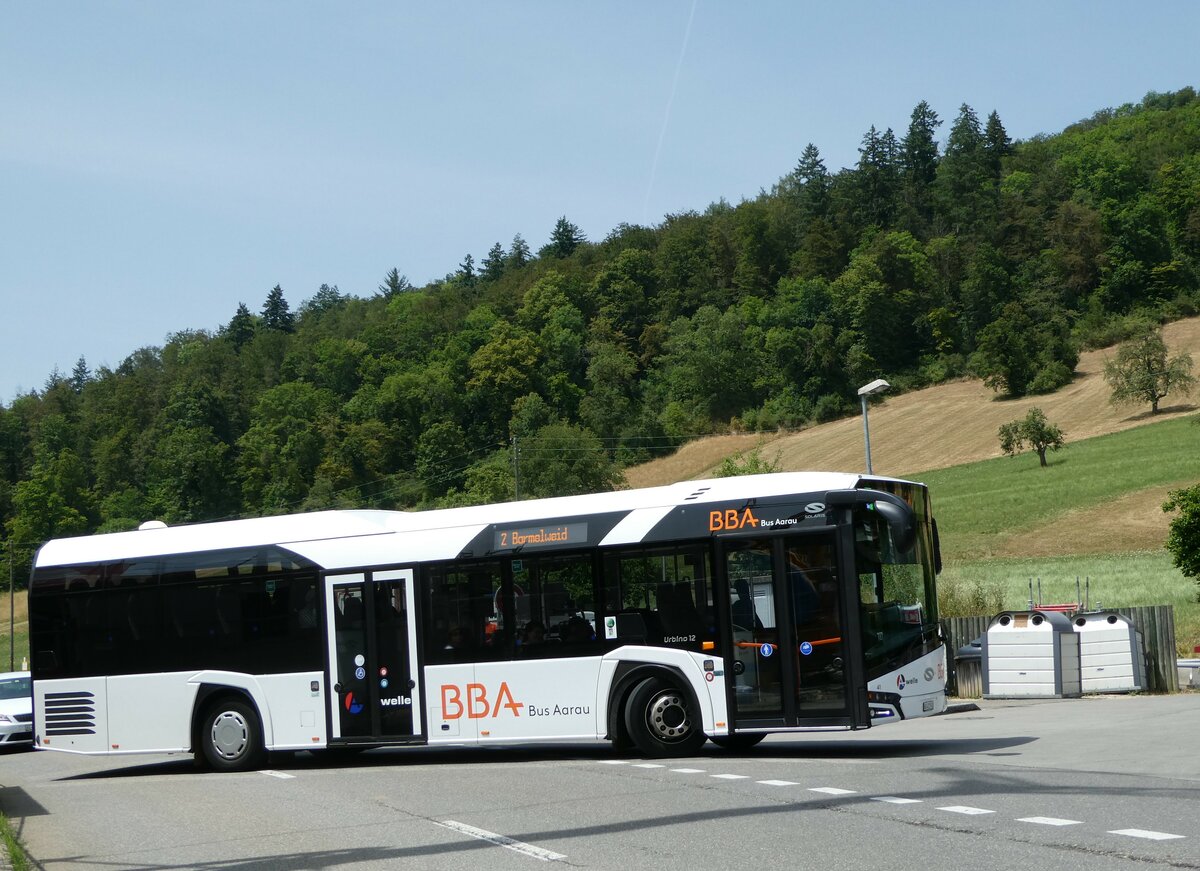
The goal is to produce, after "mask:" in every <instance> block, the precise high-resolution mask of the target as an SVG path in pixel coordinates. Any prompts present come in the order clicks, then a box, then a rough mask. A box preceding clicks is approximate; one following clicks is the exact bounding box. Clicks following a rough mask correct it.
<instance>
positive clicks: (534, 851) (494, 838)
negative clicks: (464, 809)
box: [430, 820, 567, 862]
mask: <svg viewBox="0 0 1200 871" xmlns="http://www.w3.org/2000/svg"><path fill="white" fill-rule="evenodd" d="M430 822H432V823H434V824H435V825H439V826H442V827H443V828H446V829H450V830H452V831H455V832H458V833H459V834H462V835H469V836H470V837H472V838H478V839H479V840H481V841H487V842H488V843H489V844H495V845H496V846H497V847H504V848H505V849H508V850H512V851H514V852H517V853H520V854H521V855H523V856H529V857H530V858H533V859H538V860H540V861H542V862H557V861H559V860H561V859H565V858H567V857H566V856H565V855H563V854H562V853H555V852H554V851H553V850H544V849H542V848H541V847H535V846H533V844H526V843H525V842H524V841H517V840H514V839H513V838H507V837H505V836H504V835H498V834H496V833H495V832H489V831H488V830H487V829H477V828H475V826H468V825H467V824H466V823H460V822H457V821H456V820H443V821H442V822H438V821H437V820H430Z"/></svg>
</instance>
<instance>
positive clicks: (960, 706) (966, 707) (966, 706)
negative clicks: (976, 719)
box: [942, 702, 979, 716]
mask: <svg viewBox="0 0 1200 871" xmlns="http://www.w3.org/2000/svg"><path fill="white" fill-rule="evenodd" d="M978 710H979V705H977V704H975V703H974V702H957V703H955V704H953V705H946V710H944V711H942V714H943V716H944V715H946V714H965V713H967V712H968V711H978Z"/></svg>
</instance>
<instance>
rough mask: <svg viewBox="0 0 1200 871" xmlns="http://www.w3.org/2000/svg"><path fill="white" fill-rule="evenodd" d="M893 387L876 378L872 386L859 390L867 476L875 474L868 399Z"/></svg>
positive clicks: (867, 385)
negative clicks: (872, 461)
mask: <svg viewBox="0 0 1200 871" xmlns="http://www.w3.org/2000/svg"><path fill="white" fill-rule="evenodd" d="M891 386H892V385H890V384H888V383H887V382H886V381H884V380H883V379H882V378H876V379H875V380H874V381H872V382H871V383H870V384H864V385H863V386H862V387H860V388H858V397H859V399H861V400H862V412H863V442H864V443H865V444H866V446H867V474H868V475H872V474H874V470H873V469H872V468H871V428H870V426H868V425H867V397H868V396H870V395H872V394H874V393H882V392H883V391H885V390H887V389H888V388H889V387H891Z"/></svg>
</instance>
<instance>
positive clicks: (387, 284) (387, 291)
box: [379, 267, 413, 299]
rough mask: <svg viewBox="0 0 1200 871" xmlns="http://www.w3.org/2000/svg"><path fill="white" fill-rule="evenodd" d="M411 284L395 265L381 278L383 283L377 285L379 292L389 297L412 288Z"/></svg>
mask: <svg viewBox="0 0 1200 871" xmlns="http://www.w3.org/2000/svg"><path fill="white" fill-rule="evenodd" d="M412 289H413V286H412V285H411V284H410V283H409V281H408V276H407V275H401V274H400V270H399V269H396V268H395V267H393V268H392V271H391V272H389V273H388V274H387V275H386V276H385V277H384V279H383V284H381V285H379V293H380V294H381V295H382V296H384V297H386V298H388V299H391V298H392V297H393V296H397V295H398V294H401V293H407V292H408V291H410V290H412Z"/></svg>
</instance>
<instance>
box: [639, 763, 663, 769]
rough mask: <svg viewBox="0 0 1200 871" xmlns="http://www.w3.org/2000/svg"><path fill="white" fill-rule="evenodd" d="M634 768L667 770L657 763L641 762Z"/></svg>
mask: <svg viewBox="0 0 1200 871" xmlns="http://www.w3.org/2000/svg"><path fill="white" fill-rule="evenodd" d="M633 767H634V768H666V767H667V766H665V765H659V764H658V763H657V762H639V763H638V764H637V765H635V766H633Z"/></svg>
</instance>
